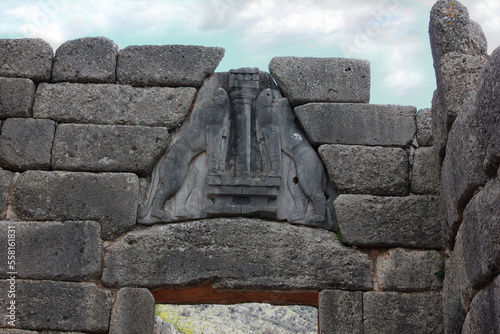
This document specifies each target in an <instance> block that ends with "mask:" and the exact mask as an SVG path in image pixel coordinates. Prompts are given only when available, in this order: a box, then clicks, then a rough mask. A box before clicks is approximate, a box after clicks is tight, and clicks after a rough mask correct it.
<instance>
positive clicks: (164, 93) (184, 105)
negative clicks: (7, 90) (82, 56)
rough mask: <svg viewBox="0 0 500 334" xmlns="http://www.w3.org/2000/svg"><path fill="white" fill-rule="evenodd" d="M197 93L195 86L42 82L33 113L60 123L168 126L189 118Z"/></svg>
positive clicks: (170, 126) (171, 126) (173, 126)
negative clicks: (148, 86)
mask: <svg viewBox="0 0 500 334" xmlns="http://www.w3.org/2000/svg"><path fill="white" fill-rule="evenodd" d="M195 94H196V89H195V88H191V87H180V88H169V87H150V88H133V87H131V86H127V85H112V84H74V83H60V84H41V85H40V86H39V87H38V91H37V95H36V99H35V104H34V106H33V115H34V117H37V118H50V119H53V120H55V121H57V122H67V123H92V124H110V125H113V124H119V125H146V126H166V127H168V128H169V129H174V128H176V127H178V126H179V123H181V122H182V121H183V120H184V118H185V117H186V115H187V113H188V111H189V108H190V107H191V104H192V102H193V99H194V95H195Z"/></svg>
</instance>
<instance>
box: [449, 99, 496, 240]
mask: <svg viewBox="0 0 500 334" xmlns="http://www.w3.org/2000/svg"><path fill="white" fill-rule="evenodd" d="M480 131H481V130H480V125H479V124H478V119H477V116H476V115H475V113H474V99H472V98H471V99H469V100H468V101H467V102H466V104H464V109H463V112H462V113H460V114H459V115H458V118H457V119H456V121H455V122H454V123H453V127H452V129H451V131H450V134H449V136H448V144H447V146H446V157H445V159H444V161H443V167H442V170H441V184H442V199H443V202H444V205H445V209H446V217H447V221H444V222H443V232H444V237H445V242H446V244H448V245H452V244H453V242H454V236H455V235H456V233H457V231H458V227H459V225H460V223H461V220H462V214H463V210H464V209H465V206H466V205H467V203H468V202H469V200H470V199H471V198H472V196H473V195H474V192H475V191H477V190H478V188H479V187H480V186H482V185H484V184H485V183H486V180H487V178H486V175H485V173H484V171H483V161H484V148H483V147H482V144H481V142H480Z"/></svg>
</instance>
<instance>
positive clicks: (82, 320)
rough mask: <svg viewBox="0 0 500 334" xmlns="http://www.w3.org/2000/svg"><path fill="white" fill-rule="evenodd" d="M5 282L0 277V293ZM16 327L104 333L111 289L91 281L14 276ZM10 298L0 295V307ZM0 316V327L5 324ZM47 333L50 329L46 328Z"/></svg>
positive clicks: (109, 307) (6, 285) (108, 312)
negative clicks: (34, 279) (19, 277)
mask: <svg viewBox="0 0 500 334" xmlns="http://www.w3.org/2000/svg"><path fill="white" fill-rule="evenodd" d="M8 288H9V282H8V281H7V280H1V281H0V293H1V295H2V296H6V295H7V291H8ZM15 300H16V318H17V320H18V321H17V323H16V327H18V328H19V327H20V328H24V329H33V330H42V329H43V330H56V331H57V330H59V331H65V332H66V331H77V332H86V333H87V332H91V333H107V331H108V328H109V317H110V313H111V293H110V292H109V291H107V290H104V289H101V288H99V287H98V286H97V285H95V284H93V283H75V282H54V281H27V280H16V299H15ZM9 301H10V299H8V298H2V299H0V305H1V306H2V311H3V310H5V309H6V307H7V306H6V303H8V302H9ZM5 321H6V318H4V317H3V316H2V317H0V327H6V325H7V324H6V322H5ZM49 333H51V332H49Z"/></svg>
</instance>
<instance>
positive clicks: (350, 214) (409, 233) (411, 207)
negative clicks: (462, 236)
mask: <svg viewBox="0 0 500 334" xmlns="http://www.w3.org/2000/svg"><path fill="white" fill-rule="evenodd" d="M334 204H335V212H336V214H337V220H338V223H339V227H340V231H341V232H342V238H343V240H344V242H345V243H346V244H348V245H354V246H367V247H410V248H433V249H439V248H441V247H442V242H441V234H440V232H441V222H440V221H439V219H438V217H439V198H438V197H434V196H410V197H377V196H371V195H340V196H339V197H337V199H336V201H335V202H334Z"/></svg>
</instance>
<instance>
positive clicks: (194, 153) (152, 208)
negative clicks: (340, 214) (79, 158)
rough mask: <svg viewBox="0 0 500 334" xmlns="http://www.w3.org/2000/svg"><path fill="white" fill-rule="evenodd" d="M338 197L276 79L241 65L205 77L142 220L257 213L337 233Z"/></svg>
mask: <svg viewBox="0 0 500 334" xmlns="http://www.w3.org/2000/svg"><path fill="white" fill-rule="evenodd" d="M336 196H337V194H336V191H335V189H333V187H332V185H331V183H330V181H329V180H328V176H327V174H326V172H325V169H324V166H323V164H322V162H321V160H320V158H319V156H318V154H317V153H316V151H315V150H314V148H313V147H312V146H311V145H310V144H309V142H308V140H307V139H306V137H305V136H304V134H303V133H302V132H301V130H300V129H299V126H298V125H297V123H296V120H295V115H294V114H293V111H292V108H291V106H290V103H289V101H288V100H287V99H286V98H284V97H283V96H282V95H281V93H280V91H279V88H278V87H277V86H276V85H275V84H274V82H273V80H272V78H271V76H270V75H269V74H268V73H266V72H261V71H259V70H258V69H257V68H241V69H237V70H231V71H229V72H226V73H216V74H214V75H213V76H212V77H210V78H208V79H207V80H205V82H204V84H203V85H202V87H201V88H200V90H199V92H198V95H197V98H196V101H195V103H194V107H193V110H192V111H191V114H190V116H189V119H188V120H187V121H186V122H185V123H184V124H183V125H182V127H181V129H180V131H179V132H178V134H177V136H176V137H175V138H174V139H173V141H172V143H171V144H170V146H169V147H168V148H167V150H166V152H165V154H164V155H163V156H162V158H161V159H160V161H159V162H158V163H157V165H156V167H155V169H154V171H153V174H152V176H151V183H150V185H149V189H148V191H147V194H146V199H145V200H144V202H143V204H142V205H141V207H140V208H139V213H138V222H139V223H141V224H145V225H149V224H154V223H162V222H175V221H182V220H188V219H198V218H206V217H221V216H251V217H260V218H266V219H274V220H280V221H289V222H292V223H296V224H304V225H310V226H317V227H323V228H325V229H328V230H336V229H337V223H336V220H335V213H334V209H333V200H334V199H335V197H336Z"/></svg>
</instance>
